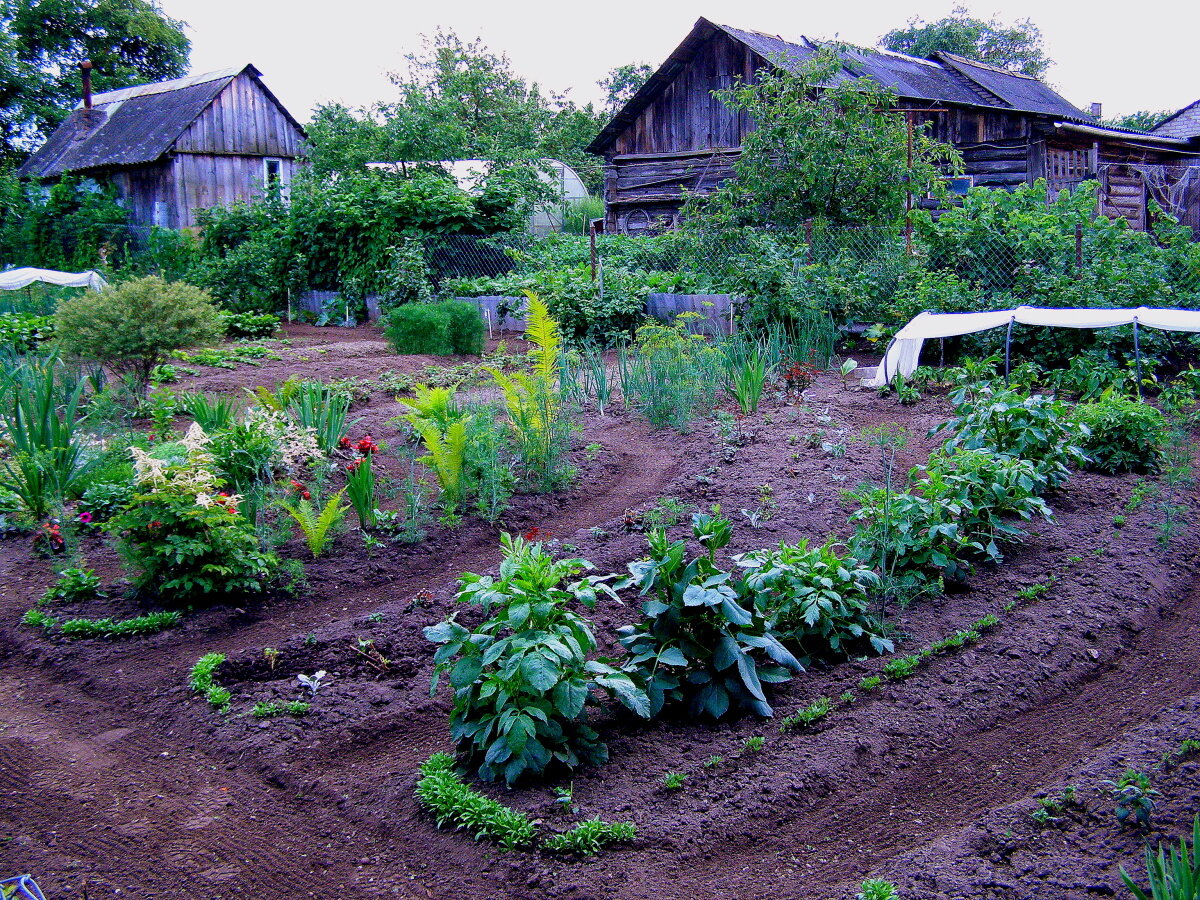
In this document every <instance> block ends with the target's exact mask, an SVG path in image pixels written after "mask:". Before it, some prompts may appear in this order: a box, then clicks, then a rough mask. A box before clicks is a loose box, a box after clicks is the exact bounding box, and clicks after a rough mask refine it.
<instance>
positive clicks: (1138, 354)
mask: <svg viewBox="0 0 1200 900" xmlns="http://www.w3.org/2000/svg"><path fill="white" fill-rule="evenodd" d="M1133 359H1134V362H1135V364H1136V366H1137V395H1138V399H1139V400H1141V399H1142V348H1141V346H1140V345H1139V343H1138V320H1137V316H1134V317H1133Z"/></svg>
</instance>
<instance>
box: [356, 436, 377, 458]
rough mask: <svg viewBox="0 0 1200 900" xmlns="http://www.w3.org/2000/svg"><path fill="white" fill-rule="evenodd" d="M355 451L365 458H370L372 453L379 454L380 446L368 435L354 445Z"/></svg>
mask: <svg viewBox="0 0 1200 900" xmlns="http://www.w3.org/2000/svg"><path fill="white" fill-rule="evenodd" d="M354 449H355V450H357V451H358V452H359V453H361V454H362V455H363V456H370V455H371V454H372V453H378V452H379V445H378V444H376V443H375V439H374V438H373V437H371V436H370V435H369V434H368V435H366V436H364V437H363V438H362V439H361V440H360V441H359V442H358V443H357V444H355V445H354Z"/></svg>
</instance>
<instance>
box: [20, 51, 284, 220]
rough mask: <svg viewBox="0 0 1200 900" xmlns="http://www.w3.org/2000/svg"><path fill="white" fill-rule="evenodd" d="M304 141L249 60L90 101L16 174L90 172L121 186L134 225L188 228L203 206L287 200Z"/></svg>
mask: <svg viewBox="0 0 1200 900" xmlns="http://www.w3.org/2000/svg"><path fill="white" fill-rule="evenodd" d="M304 138H305V134H304V128H303V127H302V126H301V125H300V123H299V122H297V121H296V119H295V118H294V117H293V116H292V115H291V114H290V113H289V112H288V111H287V110H286V109H285V108H284V106H283V104H282V103H280V102H279V100H278V99H277V98H276V97H275V95H274V94H272V93H271V91H270V90H269V89H268V88H267V86H266V85H265V84H264V83H263V81H262V73H261V72H259V70H258V69H256V68H255V67H254V66H252V65H245V66H242V67H240V68H232V69H223V70H221V71H218V72H209V73H207V74H204V75H193V76H190V77H187V78H177V79H173V80H171V81H162V82H158V83H155V84H143V85H138V86H136V87H129V88H122V89H120V90H115V91H108V92H106V93H102V94H96V95H95V96H94V97H91V98H85V100H84V101H83V102H82V103H81V104H80V105H79V107H77V108H76V109H75V110H73V111H72V112H71V114H70V115H69V116H68V117H67V118H66V119H65V120H64V121H63V123H62V124H61V125H60V126H59V127H58V128H57V129H56V130H55V131H54V133H53V134H51V135H50V137H49V139H48V140H47V141H46V143H45V144H43V145H42V146H41V147H40V148H39V149H38V150H37V151H36V152H35V153H34V154H33V155H32V156H30V157H29V159H28V160H26V161H25V163H24V164H23V165H22V166H21V167H20V169H19V170H18V172H17V174H18V175H20V176H21V177H23V178H29V179H33V180H36V181H50V180H54V179H57V178H59V177H60V176H62V175H66V174H72V175H84V176H88V177H90V178H93V179H95V180H96V181H98V182H102V183H109V184H112V185H114V186H115V187H116V189H117V193H118V195H119V196H120V198H121V202H122V203H123V204H124V205H125V207H126V208H127V209H128V210H129V217H130V221H131V222H132V223H133V224H134V225H135V226H143V227H148V226H159V227H163V228H188V227H192V226H194V225H195V224H196V215H195V211H196V210H197V209H207V208H210V207H214V206H223V205H227V204H229V203H233V202H235V201H238V200H251V199H254V198H256V197H262V196H263V195H264V193H265V192H266V191H268V190H278V191H280V192H281V194H282V195H283V196H285V197H286V195H287V191H288V186H289V185H290V183H291V181H292V177H293V175H294V174H295V171H296V168H297V166H298V165H299V164H300V162H299V159H300V156H301V152H302V149H303V142H304Z"/></svg>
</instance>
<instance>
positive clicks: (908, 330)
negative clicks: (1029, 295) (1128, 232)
mask: <svg viewBox="0 0 1200 900" xmlns="http://www.w3.org/2000/svg"><path fill="white" fill-rule="evenodd" d="M1010 322H1015V323H1017V324H1020V325H1051V326H1055V327H1058V328H1113V327H1115V326H1117V325H1132V324H1133V323H1134V322H1137V323H1138V325H1145V326H1147V327H1149V328H1161V329H1163V330H1165V331H1197V332H1200V311H1196V310H1190V309H1155V308H1152V307H1147V306H1139V307H1137V309H1047V308H1045V307H1040V306H1018V307H1017V308H1016V309H998V310H995V311H992V312H973V313H929V312H923V313H921V314H920V315H919V316H917V317H916V318H915V319H913V320H912V321H911V322H909V323H908V324H907V325H905V326H904V327H903V328H901V329H900V330H899V331H897V332H896V336H895V337H894V338H893V339H892V342H891V344H889V345H888V349H887V353H886V354H884V357H883V362H882V363H880V364H879V366H878V368H876V370H875V375H874V377H873V378H868V379H864V382H865V383H866V384H868V385H870V386H871V387H883V386H884V385H885V384H887V383H889V382H890V381H891V380H892V379H893V378H895V377H896V375H897V374H900V375H904V376H905V377H907V376H909V375H911V374H912V373H913V370H914V369H915V368H916V367H917V361H918V359H919V358H920V356H921V345H922V344H923V343H924V342H925V341H927V340H929V339H930V338H944V337H955V336H956V335H960V334H974V333H975V332H977V331H987V330H988V329H990V328H1002V327H1004V326H1006V325H1008V324H1009V323H1010Z"/></svg>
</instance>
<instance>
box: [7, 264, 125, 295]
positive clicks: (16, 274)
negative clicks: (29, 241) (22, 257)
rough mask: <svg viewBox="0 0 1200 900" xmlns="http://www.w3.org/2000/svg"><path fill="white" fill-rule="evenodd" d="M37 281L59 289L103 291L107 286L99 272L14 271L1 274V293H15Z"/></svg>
mask: <svg viewBox="0 0 1200 900" xmlns="http://www.w3.org/2000/svg"><path fill="white" fill-rule="evenodd" d="M35 281H43V282H45V283H46V284H56V285H58V286H59V287H86V288H91V289H92V290H93V291H98V290H101V289H102V288H103V287H104V286H105V285H106V284H108V282H107V281H105V280H104V279H103V278H101V277H100V273H99V272H93V271H91V270H89V271H87V272H55V271H54V270H53V269H28V268H26V269H12V270H10V271H8V272H0V291H15V290H17V289H18V288H23V287H26V286H27V285H30V284H33V283H34V282H35Z"/></svg>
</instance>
